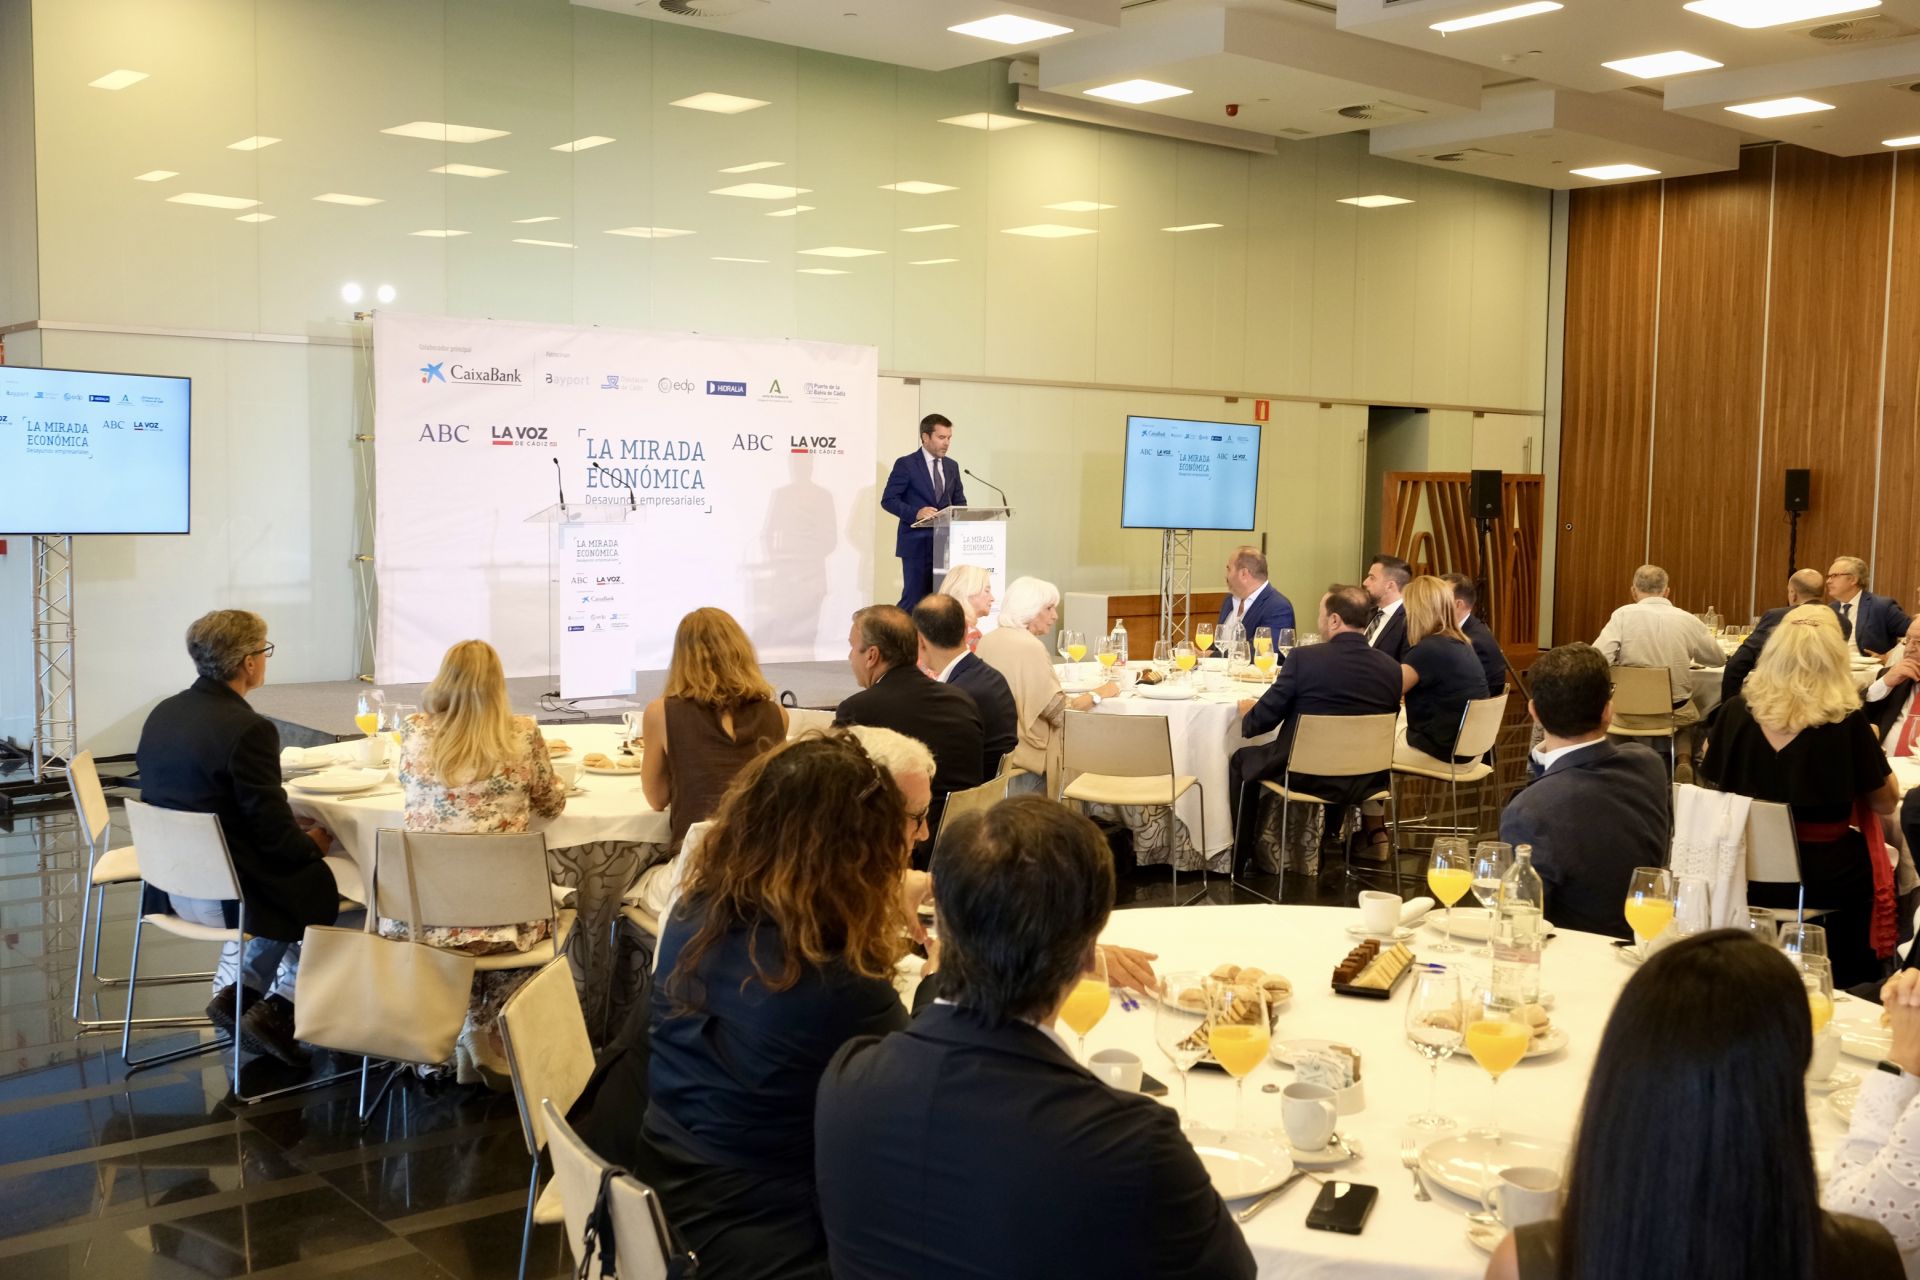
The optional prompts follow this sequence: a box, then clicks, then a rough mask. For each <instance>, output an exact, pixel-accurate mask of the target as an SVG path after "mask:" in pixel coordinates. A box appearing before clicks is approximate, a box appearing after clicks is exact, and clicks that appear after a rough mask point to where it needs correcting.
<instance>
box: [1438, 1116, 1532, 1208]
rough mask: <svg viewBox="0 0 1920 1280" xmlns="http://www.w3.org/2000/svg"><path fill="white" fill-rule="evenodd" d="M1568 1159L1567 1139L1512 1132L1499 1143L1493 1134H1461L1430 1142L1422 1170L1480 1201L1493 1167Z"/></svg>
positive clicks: (1496, 1171)
mask: <svg viewBox="0 0 1920 1280" xmlns="http://www.w3.org/2000/svg"><path fill="white" fill-rule="evenodd" d="M1566 1161H1567V1144H1566V1143H1564V1142H1549V1141H1547V1140H1546V1139H1544V1138H1530V1137H1528V1136H1527V1135H1525V1134H1523V1133H1508V1134H1503V1135H1501V1138H1500V1141H1499V1143H1498V1144H1497V1145H1496V1144H1495V1143H1494V1141H1493V1140H1492V1139H1491V1138H1484V1137H1481V1136H1479V1135H1477V1134H1475V1135H1467V1134H1458V1135H1455V1136H1454V1137H1450V1138H1435V1139H1434V1140H1433V1141H1432V1142H1429V1143H1428V1144H1427V1145H1426V1147H1425V1149H1423V1150H1422V1151H1421V1152H1420V1171H1421V1172H1422V1173H1424V1174H1426V1175H1427V1177H1428V1178H1430V1179H1431V1180H1432V1181H1433V1182H1434V1183H1435V1184H1437V1185H1438V1186H1441V1187H1444V1188H1445V1189H1446V1190H1448V1191H1451V1192H1453V1194H1455V1195H1457V1196H1464V1197H1465V1198H1466V1199H1468V1200H1473V1201H1476V1202H1477V1201H1478V1200H1479V1199H1480V1188H1481V1187H1482V1186H1484V1185H1486V1183H1487V1181H1488V1180H1489V1172H1488V1170H1489V1167H1490V1168H1491V1171H1492V1172H1493V1173H1499V1172H1500V1171H1501V1170H1502V1169H1511V1168H1513V1167H1515V1166H1516V1165H1538V1166H1541V1167H1542V1168H1547V1169H1560V1168H1562V1167H1563V1166H1564V1165H1565V1164H1566Z"/></svg>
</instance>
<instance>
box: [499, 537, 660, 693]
mask: <svg viewBox="0 0 1920 1280" xmlns="http://www.w3.org/2000/svg"><path fill="white" fill-rule="evenodd" d="M633 516H634V512H633V511H631V510H630V509H628V508H627V507H616V506H614V505H613V504H611V503H599V504H595V505H592V506H589V505H587V504H586V503H583V502H566V503H560V502H556V503H554V504H553V505H552V506H548V507H542V508H540V510H538V511H536V512H534V513H533V514H532V515H530V516H528V517H527V518H526V519H525V520H524V521H522V523H524V524H544V525H546V526H548V532H547V676H548V679H549V681H550V682H551V684H552V688H553V692H554V693H556V694H558V692H559V690H560V685H561V679H560V676H561V672H560V662H561V644H560V640H561V635H562V630H561V628H562V624H563V621H564V618H565V615H566V606H565V603H564V597H565V595H566V586H567V584H565V583H563V582H561V581H560V579H561V577H562V574H561V572H560V562H561V557H562V553H563V551H564V549H565V540H566V538H567V536H568V534H569V532H570V531H572V530H574V529H577V528H579V527H580V526H582V525H608V524H626V523H627V522H628V521H629V520H630V519H632V518H633Z"/></svg>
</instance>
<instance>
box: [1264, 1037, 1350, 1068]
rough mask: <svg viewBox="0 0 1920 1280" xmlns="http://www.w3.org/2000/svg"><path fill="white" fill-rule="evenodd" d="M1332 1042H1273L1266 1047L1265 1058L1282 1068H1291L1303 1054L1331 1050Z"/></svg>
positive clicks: (1333, 1043)
mask: <svg viewBox="0 0 1920 1280" xmlns="http://www.w3.org/2000/svg"><path fill="white" fill-rule="evenodd" d="M1334 1045H1335V1042H1334V1041H1332V1040H1275V1041H1273V1042H1272V1043H1271V1044H1269V1045H1268V1046H1267V1056H1268V1057H1270V1058H1272V1059H1273V1060H1274V1061H1275V1062H1277V1063H1279V1064H1280V1065H1281V1066H1283V1067H1291V1066H1292V1065H1293V1064H1294V1063H1295V1061H1296V1060H1298V1058H1299V1056H1300V1055H1301V1054H1303V1053H1315V1052H1318V1051H1320V1050H1322V1049H1331V1048H1333V1047H1334Z"/></svg>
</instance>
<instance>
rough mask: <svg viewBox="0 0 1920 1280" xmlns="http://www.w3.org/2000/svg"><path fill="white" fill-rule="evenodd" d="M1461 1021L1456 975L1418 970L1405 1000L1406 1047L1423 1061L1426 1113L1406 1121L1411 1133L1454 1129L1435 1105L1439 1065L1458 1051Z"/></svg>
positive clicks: (1461, 1031) (1463, 1018) (1452, 1124)
mask: <svg viewBox="0 0 1920 1280" xmlns="http://www.w3.org/2000/svg"><path fill="white" fill-rule="evenodd" d="M1464 1021H1465V1009H1464V1007H1463V1006H1462V1005H1461V1003H1460V975H1459V974H1457V973H1454V972H1453V971H1452V970H1449V969H1422V970H1420V971H1418V972H1417V973H1415V974H1414V978H1413V990H1412V991H1411V992H1410V993H1408V996H1407V1023H1406V1027H1407V1043H1408V1044H1409V1045H1412V1046H1413V1049H1414V1051H1415V1052H1416V1053H1418V1054H1419V1055H1420V1056H1421V1057H1423V1058H1425V1059H1426V1060H1427V1109H1426V1110H1425V1111H1424V1112H1422V1113H1421V1114H1419V1115H1417V1116H1413V1117H1410V1118H1409V1119H1408V1120H1407V1124H1408V1125H1410V1126H1412V1127H1413V1128H1415V1129H1422V1130H1425V1131H1427V1132H1429V1133H1437V1132H1439V1131H1441V1130H1444V1129H1451V1128H1453V1126H1454V1122H1453V1120H1452V1119H1451V1118H1450V1117H1448V1116H1443V1115H1441V1114H1440V1110H1439V1106H1438V1105H1437V1104H1438V1101H1439V1087H1440V1064H1441V1063H1442V1062H1444V1061H1446V1060H1447V1059H1448V1058H1451V1057H1452V1056H1453V1055H1454V1052H1455V1051H1456V1050H1458V1049H1459V1048H1460V1045H1461V1043H1462V1042H1463V1040H1464V1039H1465V1032H1464V1029H1463V1023H1464Z"/></svg>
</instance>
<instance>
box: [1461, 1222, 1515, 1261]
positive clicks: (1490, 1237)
mask: <svg viewBox="0 0 1920 1280" xmlns="http://www.w3.org/2000/svg"><path fill="white" fill-rule="evenodd" d="M1506 1238H1507V1229H1506V1228H1505V1227H1496V1226H1490V1225H1488V1224H1487V1223H1484V1222H1473V1223H1469V1224H1468V1225H1467V1243H1468V1244H1470V1245H1472V1246H1473V1247H1474V1248H1476V1249H1478V1250H1479V1251H1480V1252H1482V1253H1492V1252H1493V1251H1494V1250H1495V1249H1498V1248H1499V1247H1500V1242H1501V1241H1502V1240H1505V1239H1506Z"/></svg>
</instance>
